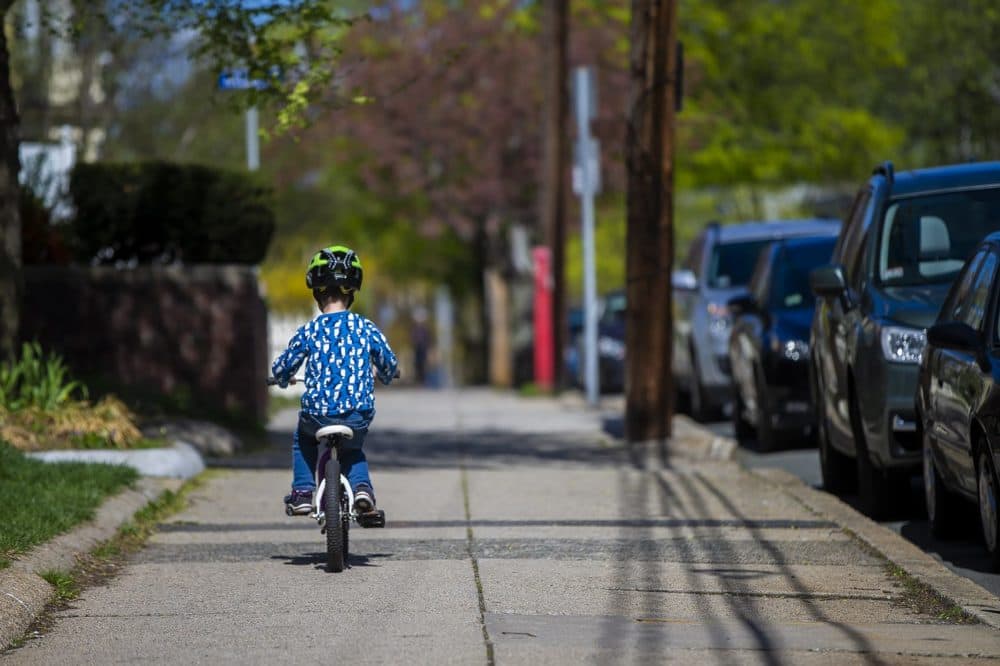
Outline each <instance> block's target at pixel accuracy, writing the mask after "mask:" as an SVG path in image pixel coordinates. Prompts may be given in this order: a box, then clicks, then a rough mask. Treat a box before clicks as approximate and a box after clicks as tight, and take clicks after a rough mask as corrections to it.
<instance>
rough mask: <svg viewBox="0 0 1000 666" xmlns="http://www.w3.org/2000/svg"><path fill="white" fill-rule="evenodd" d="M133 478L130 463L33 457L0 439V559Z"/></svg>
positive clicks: (79, 518)
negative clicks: (119, 463)
mask: <svg viewBox="0 0 1000 666" xmlns="http://www.w3.org/2000/svg"><path fill="white" fill-rule="evenodd" d="M137 478H138V473H137V472H136V471H135V470H134V469H132V468H130V467H123V466H118V465H94V464H87V463H46V462H41V461H39V460H33V459H31V458H28V457H26V456H25V455H24V454H22V453H21V452H19V451H17V450H16V449H14V448H13V447H11V446H10V445H9V444H7V443H5V442H2V441H0V515H2V516H3V520H2V521H0V559H3V560H9V559H11V558H13V557H14V556H16V555H18V554H21V553H24V552H26V551H28V550H30V549H31V548H32V547H34V546H36V545H38V544H40V543H43V542H45V541H48V540H49V539H51V538H52V537H54V536H56V535H57V534H61V533H62V532H65V531H67V530H69V529H70V528H72V527H74V526H76V525H77V524H79V523H81V522H83V521H86V520H90V519H91V518H93V517H94V512H95V511H96V510H97V507H99V506H100V505H101V502H103V501H104V499H105V498H106V497H108V496H109V495H112V494H114V493H116V492H118V491H119V490H121V489H122V488H124V487H125V486H128V485H129V484H131V483H133V482H135V481H136V479H137ZM27 498H30V501H26V499H27Z"/></svg>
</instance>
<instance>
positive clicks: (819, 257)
mask: <svg viewBox="0 0 1000 666" xmlns="http://www.w3.org/2000/svg"><path fill="white" fill-rule="evenodd" d="M836 242H837V239H836V238H828V239H827V238H824V239H822V240H816V241H814V242H811V243H805V244H797V245H795V246H794V247H789V248H785V250H784V251H783V252H782V253H781V254H780V255H779V259H778V261H777V262H776V264H775V266H774V277H773V278H772V279H771V308H772V309H773V310H795V309H798V308H811V307H812V306H813V303H814V302H815V300H814V298H813V293H812V290H811V289H810V288H809V272H810V271H812V270H813V269H814V268H817V267H819V266H823V265H825V264H828V263H830V257H831V255H832V254H833V246H834V244H836Z"/></svg>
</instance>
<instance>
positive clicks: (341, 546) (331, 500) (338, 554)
mask: <svg viewBox="0 0 1000 666" xmlns="http://www.w3.org/2000/svg"><path fill="white" fill-rule="evenodd" d="M324 474H325V475H326V490H325V491H324V493H323V511H324V512H325V514H326V568H327V571H332V572H334V573H338V572H341V571H343V570H344V560H346V559H347V553H346V552H345V551H346V546H347V544H346V543H345V540H344V536H345V534H344V530H343V529H342V526H341V514H340V495H341V492H342V489H341V487H340V463H339V462H337V460H336V459H335V458H331V459H330V460H329V461H327V463H326V469H325V470H324Z"/></svg>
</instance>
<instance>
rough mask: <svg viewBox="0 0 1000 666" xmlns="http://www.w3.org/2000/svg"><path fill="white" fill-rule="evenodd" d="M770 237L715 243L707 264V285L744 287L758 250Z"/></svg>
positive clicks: (758, 252) (720, 287) (719, 287)
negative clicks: (739, 241)
mask: <svg viewBox="0 0 1000 666" xmlns="http://www.w3.org/2000/svg"><path fill="white" fill-rule="evenodd" d="M770 242H771V240H770V239H762V240H755V241H744V242H741V243H726V244H719V245H716V246H715V248H714V249H713V250H712V257H711V260H710V263H709V265H708V286H709V287H712V288H714V289H726V288H729V287H745V286H746V285H747V284H748V283H749V282H750V276H751V275H753V269H754V265H755V264H756V263H757V256H758V255H759V254H760V251H761V250H762V249H764V247H766V246H767V244H768V243H770Z"/></svg>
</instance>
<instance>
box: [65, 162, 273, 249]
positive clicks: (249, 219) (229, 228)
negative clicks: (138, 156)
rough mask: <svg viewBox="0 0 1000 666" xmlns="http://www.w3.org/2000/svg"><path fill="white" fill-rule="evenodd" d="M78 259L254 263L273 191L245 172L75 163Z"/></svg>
mask: <svg viewBox="0 0 1000 666" xmlns="http://www.w3.org/2000/svg"><path fill="white" fill-rule="evenodd" d="M70 195H71V197H72V199H73V203H74V206H75V207H76V216H75V218H74V220H73V235H74V244H75V249H76V253H77V259H78V260H80V261H85V262H88V263H90V262H96V263H104V264H117V263H133V262H137V263H169V262H174V261H181V262H184V263H214V264H220V263H236V264H258V263H260V262H261V261H262V260H263V258H264V255H265V253H266V252H267V247H268V244H269V243H270V240H271V236H272V234H273V233H274V211H273V209H272V206H271V191H270V190H269V189H268V188H267V187H265V186H264V185H262V184H261V182H260V181H259V180H258V178H257V177H256V176H255V175H253V174H249V173H245V172H239V171H228V170H223V169H215V168H211V167H206V166H199V165H181V164H172V163H168V162H146V163H129V164H117V163H98V164H78V165H77V166H76V167H74V169H73V173H72V176H71V178H70Z"/></svg>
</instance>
